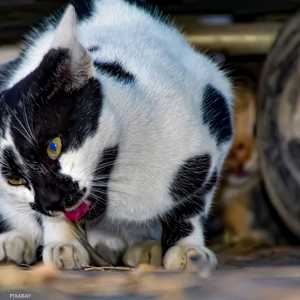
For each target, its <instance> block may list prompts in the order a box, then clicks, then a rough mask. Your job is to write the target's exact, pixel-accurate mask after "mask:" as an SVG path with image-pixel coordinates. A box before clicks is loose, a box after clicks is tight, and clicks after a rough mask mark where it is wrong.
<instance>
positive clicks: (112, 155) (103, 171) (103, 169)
mask: <svg viewBox="0 0 300 300" xmlns="http://www.w3.org/2000/svg"><path fill="white" fill-rule="evenodd" d="M117 157H118V146H115V147H112V148H108V149H105V150H104V152H103V155H102V158H101V160H100V161H99V163H98V165H97V166H96V170H95V172H94V179H93V180H94V184H95V186H94V187H93V188H92V190H91V193H92V195H91V196H90V198H89V199H90V200H91V202H92V203H93V207H92V209H91V210H90V212H89V214H88V216H87V218H88V219H89V220H93V219H95V218H98V217H100V216H102V215H103V213H104V212H105V209H106V206H107V201H108V199H107V193H108V190H107V189H108V182H109V178H110V174H111V172H112V170H113V168H114V164H115V161H116V159H117ZM99 184H100V185H101V186H99Z"/></svg>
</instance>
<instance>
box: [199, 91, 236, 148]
mask: <svg viewBox="0 0 300 300" xmlns="http://www.w3.org/2000/svg"><path fill="white" fill-rule="evenodd" d="M202 112H203V122H204V124H207V125H208V126H209V131H210V133H211V134H212V135H214V136H215V137H216V138H217V144H218V145H220V144H222V143H224V142H227V141H229V140H230V139H231V137H232V124H231V118H230V111H229V108H228V105H227V103H226V100H225V98H224V96H223V95H222V94H221V93H220V92H219V91H218V90H217V89H215V88H214V87H213V86H211V85H207V86H206V88H205V91H204V95H203V104H202Z"/></svg>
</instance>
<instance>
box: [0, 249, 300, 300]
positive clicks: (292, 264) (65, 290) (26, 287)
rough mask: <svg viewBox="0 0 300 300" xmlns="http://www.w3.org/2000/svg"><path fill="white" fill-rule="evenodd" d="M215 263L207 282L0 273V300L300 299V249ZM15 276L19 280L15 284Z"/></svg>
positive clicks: (202, 277) (144, 274)
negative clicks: (21, 276)
mask: <svg viewBox="0 0 300 300" xmlns="http://www.w3.org/2000/svg"><path fill="white" fill-rule="evenodd" d="M219 260H220V264H219V268H218V269H217V270H216V271H215V272H213V273H212V274H211V275H209V276H207V274H203V273H199V274H197V273H169V272H165V271H163V270H155V271H154V272H153V271H151V270H150V271H149V270H148V269H147V268H140V269H138V270H130V271H127V270H123V271H122V270H106V271H104V270H103V269H90V270H86V271H78V272H58V273H57V272H56V271H54V273H53V270H52V271H49V270H48V271H46V272H45V270H44V271H41V270H35V271H28V270H26V271H24V270H15V271H16V273H14V272H12V270H8V269H6V268H5V267H2V268H0V288H1V287H2V288H1V289H0V290H1V292H0V300H2V299H3V300H4V299H36V300H46V299H49V300H50V299H51V300H52V299H63V300H69V299H74V300H75V299H76V300H77V299H80V300H81V299H82V300H83V299H91V300H92V299H102V300H104V299H107V300H108V299H111V300H118V299H120V300H142V299H143V300H144V299H147V300H148V299H149V300H150V299H170V300H183V299H184V300H185V299H190V300H198V299H205V300H251V299H255V300H260V299H262V300H269V299H272V300H282V299H284V300H299V299H300V248H272V249H265V250H259V251H255V252H253V253H250V254H247V255H243V256H240V255H232V254H221V255H219ZM47 272H48V273H49V274H50V275H49V274H48V275H45V273H47ZM51 272H52V273H51ZM10 273H11V274H10ZM20 274H22V275H24V278H23V279H20V278H18V277H20ZM10 275H12V276H10Z"/></svg>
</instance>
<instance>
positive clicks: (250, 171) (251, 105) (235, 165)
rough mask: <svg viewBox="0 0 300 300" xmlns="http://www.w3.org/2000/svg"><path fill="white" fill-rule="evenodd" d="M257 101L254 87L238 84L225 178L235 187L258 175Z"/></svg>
mask: <svg viewBox="0 0 300 300" xmlns="http://www.w3.org/2000/svg"><path fill="white" fill-rule="evenodd" d="M255 103H256V97H255V91H254V89H253V88H252V87H250V86H249V85H248V84H246V83H240V84H238V85H237V86H236V89H235V110H234V119H235V134H234V141H233V145H232V148H231V151H230V153H229V155H228V157H227V160H226V162H225V170H226V177H225V179H226V181H227V183H228V184H229V185H232V186H233V187H239V186H242V185H244V184H246V183H247V182H249V180H252V179H253V178H254V177H255V178H257V177H258V155H257V149H256V137H255V126H256V104H255Z"/></svg>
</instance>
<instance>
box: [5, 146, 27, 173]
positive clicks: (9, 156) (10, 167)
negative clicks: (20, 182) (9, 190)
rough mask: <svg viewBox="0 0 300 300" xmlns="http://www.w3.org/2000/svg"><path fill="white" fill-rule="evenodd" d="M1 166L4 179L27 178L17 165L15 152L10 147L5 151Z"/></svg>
mask: <svg viewBox="0 0 300 300" xmlns="http://www.w3.org/2000/svg"><path fill="white" fill-rule="evenodd" d="M0 165H1V172H2V175H3V177H4V178H10V177H17V178H19V177H22V178H23V177H25V174H24V170H23V169H22V168H21V166H19V165H18V164H17V159H16V156H15V154H14V151H13V150H12V148H10V147H7V148H5V149H4V150H3V152H2V158H1V162H0Z"/></svg>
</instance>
